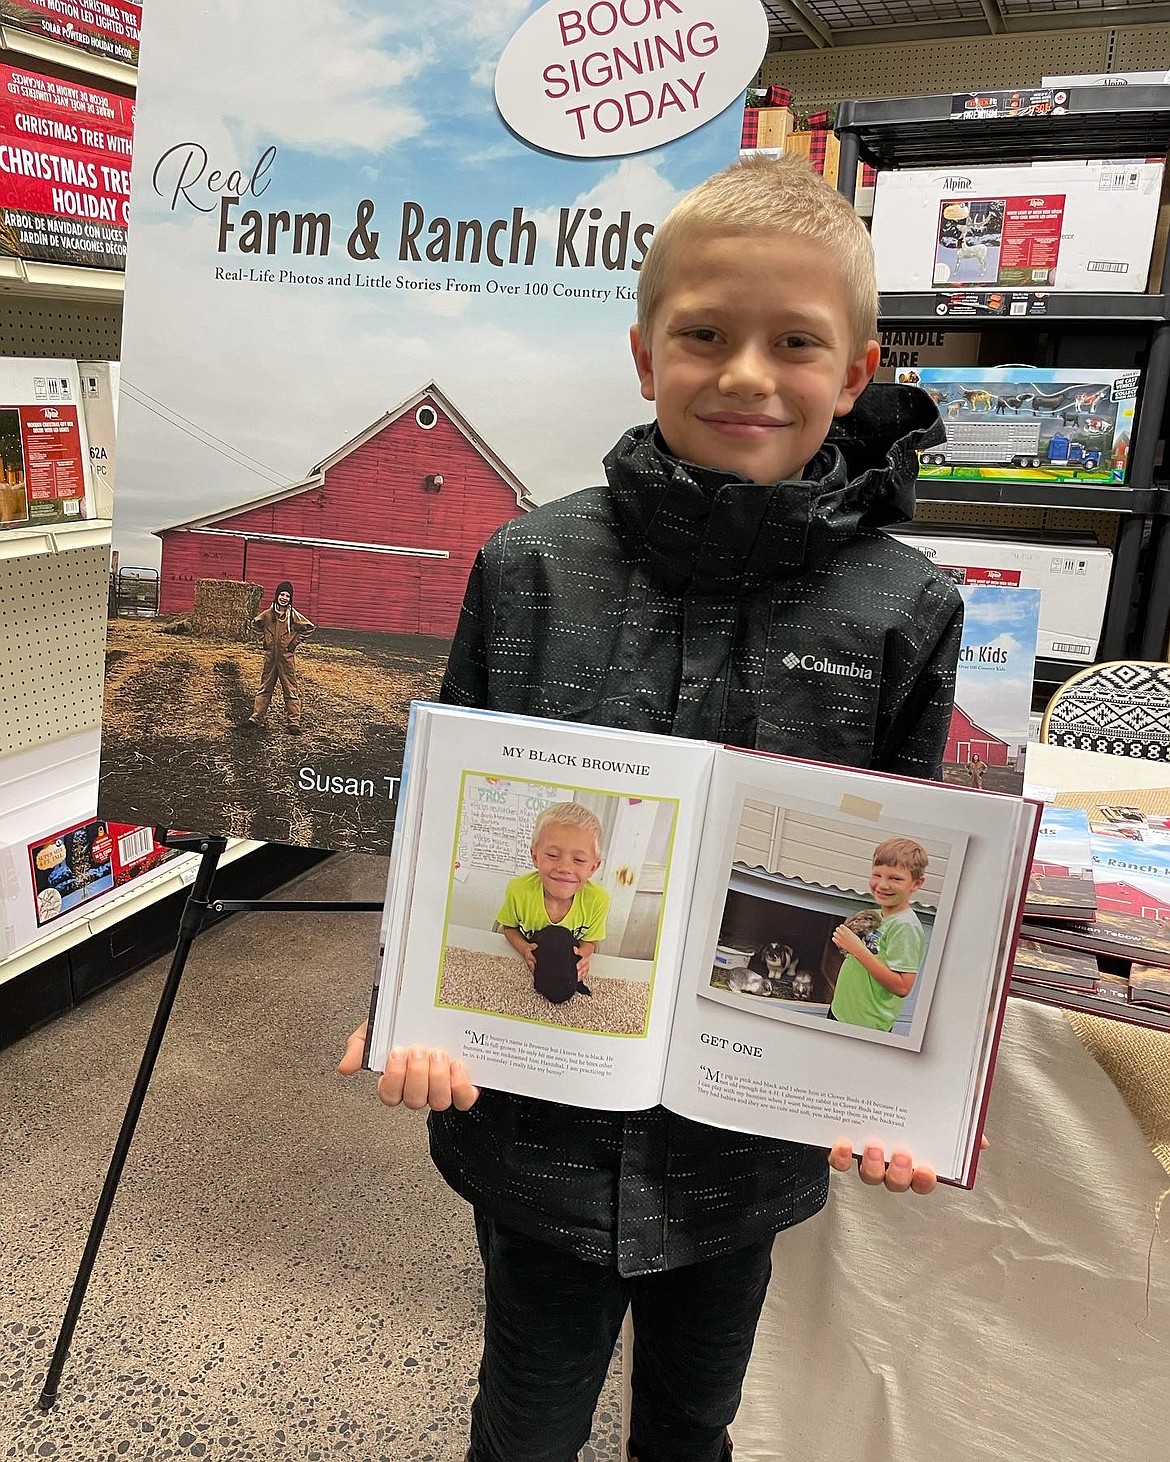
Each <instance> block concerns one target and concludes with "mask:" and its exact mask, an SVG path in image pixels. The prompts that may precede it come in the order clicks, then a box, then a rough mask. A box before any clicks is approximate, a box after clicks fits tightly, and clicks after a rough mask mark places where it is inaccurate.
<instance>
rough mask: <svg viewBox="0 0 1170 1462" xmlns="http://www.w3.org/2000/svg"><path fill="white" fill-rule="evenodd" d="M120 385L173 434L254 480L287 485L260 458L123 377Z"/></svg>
mask: <svg viewBox="0 0 1170 1462" xmlns="http://www.w3.org/2000/svg"><path fill="white" fill-rule="evenodd" d="M122 386H123V387H124V388H125V389H126V390H127V392H128V394H129V395H130V398H131V400H133V401H135V402H136V403H137V404H138V405H139V406H141V407H142V409H143V410H144V411H149V412H150V413H151V415H152V416H157V417H158V418H159V419H160V420H161V421H165V422H166V424H167V425H168V426H171V427H174V429H175V430H176V431H181V432H182V433H183V434H184V435H185V436H189V437H191V438H193V440H195V441H197V442H198V443H199V444H200V446H203V447H207V448H209V449H210V450H211V451H213V452H215V453H216V455H217V456H221V457H226V458H227V459H228V460H229V461H230V462H231V463H232V464H233V466H236V467H242V468H243V469H244V471H245V472H252V473H255V475H256V476H257V477H263V478H265V479H266V480H267V481H268V482H271V483H272V485H273V486H274V487H285V486H287V484H288V477H287V475H286V474H284V473H281V472H278V471H277V469H276V468H275V467H269V466H268V465H267V464H266V463H264V462H261V461H260V460H259V458H257V457H251V456H249V454H248V453H247V452H243V451H241V450H240V449H239V448H238V447H233V446H232V444H231V443H230V442H225V441H224V440H223V438H222V437H217V436H216V435H215V434H214V433H213V432H209V431H208V430H207V429H206V428H205V427H201V426H200V425H199V424H198V422H194V421H191V420H190V418H189V417H186V416H183V415H182V413H181V412H178V411H176V410H175V409H174V407H172V406H167V405H166V404H165V403H164V402H162V401H159V400H157V399H156V398H155V397H154V396H151V395H150V393H149V392H148V391H144V390H143V389H142V387H141V386H135V385H134V384H133V383H132V382H130V381H127V380H126V379H125V378H123V380H122ZM151 403H153V404H151Z"/></svg>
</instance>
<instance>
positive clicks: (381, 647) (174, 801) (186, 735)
mask: <svg viewBox="0 0 1170 1462" xmlns="http://www.w3.org/2000/svg"><path fill="white" fill-rule="evenodd" d="M176 623H181V621H180V622H176V621H167V620H119V619H115V620H111V622H110V626H109V637H108V640H107V645H106V691H105V706H104V713H103V723H102V769H101V806H102V810H103V814H104V815H105V816H107V817H111V818H115V819H117V820H119V821H123V822H132V823H141V824H144V825H146V824H152V825H161V826H167V827H173V828H181V829H184V830H186V831H190V832H201V833H212V834H216V835H226V836H228V837H238V838H261V839H265V840H267V841H270V842H279V843H291V844H294V845H296V846H300V847H322V848H334V849H339V850H346V851H353V852H362V853H386V852H388V851H389V848H390V837H391V832H392V829H393V821H394V808H395V805H396V804H395V802H394V801H393V800H392V798H391V796H390V792H389V788H388V786H387V784H386V783H385V782H384V781H383V778H384V777H386V776H396V775H397V774H398V772H399V769H400V767H401V762H402V748H403V742H404V739H405V733H406V718H407V712H408V709H409V706H410V702H411V701H412V700H433V699H434V698H435V696H436V695H437V694H438V689H439V682H440V680H441V679H442V673H443V666H444V664H445V662H446V655H447V648H448V647H447V642H446V641H444V640H438V639H432V638H430V637H426V636H410V635H386V634H366V635H359V634H354V633H351V632H349V631H341V630H321V631H319V632H318V634H317V635H316V636H315V637H314V639H313V640H311V641H310V642H309V643H308V644H306V645H304V646H303V647H302V648H301V649H300V650H298V652H297V677H298V682H299V685H300V691H301V699H302V702H303V705H304V711H303V716H302V723H301V724H302V734H301V735H300V736H290V735H289V734H288V733H287V731H286V729H285V716H284V703H283V699H282V697H281V693H280V689H279V687H278V688H277V691H276V694H275V695H274V697H273V701H272V706H271V708H270V710H269V713H268V723H267V725H266V726H264V727H262V728H256V727H250V726H247V725H246V724H245V723H246V722H247V719H248V717H249V716H250V715H251V713H252V702H253V698H254V696H255V694H256V691H257V689H258V687H259V684H260V676H261V672H262V669H263V664H264V655H263V651H262V650H261V649H260V647H259V645H256V646H252V645H247V644H242V643H238V642H234V641H229V640H215V639H206V638H203V637H196V636H194V635H191V634H185V633H182V632H176ZM303 768H309V769H311V770H312V772H314V773H316V774H319V775H321V776H325V777H329V776H340V777H343V778H351V777H352V778H356V779H358V780H359V782H360V781H361V780H368V781H372V782H373V784H374V793H373V795H370V793H369V791H368V789H366V790H365V792H364V793H363V792H360V791H354V792H339V793H330V792H320V791H318V790H316V788H315V787H314V788H313V789H312V790H303V789H302V787H301V786H300V783H299V776H300V773H301V770H302V769H303Z"/></svg>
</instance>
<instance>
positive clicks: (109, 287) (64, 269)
mask: <svg viewBox="0 0 1170 1462" xmlns="http://www.w3.org/2000/svg"><path fill="white" fill-rule="evenodd" d="M125 281H126V276H125V275H124V274H123V273H122V271H121V270H120V269H83V268H80V267H76V266H74V265H72V264H41V263H39V262H38V261H37V260H35V259H16V258H13V257H12V255H10V254H9V255H3V256H0V291H6V292H8V293H10V294H19V295H21V296H24V297H26V298H36V299H56V300H62V301H66V302H69V301H74V300H77V301H89V302H92V303H97V304H121V302H122V295H123V293H124V292H125Z"/></svg>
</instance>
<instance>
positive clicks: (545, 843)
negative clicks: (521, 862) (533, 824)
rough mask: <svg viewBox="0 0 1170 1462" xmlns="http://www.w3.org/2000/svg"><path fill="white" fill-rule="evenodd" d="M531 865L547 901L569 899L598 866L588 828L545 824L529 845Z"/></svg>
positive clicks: (587, 880)
mask: <svg viewBox="0 0 1170 1462" xmlns="http://www.w3.org/2000/svg"><path fill="white" fill-rule="evenodd" d="M532 864H533V867H534V868H535V869H536V871H537V873H539V874H540V883H541V887H542V888H543V889H544V891H545V893H546V894H548V895H549V897H550V898H557V899H571V898H572V897H573V895H574V894H575V893H576V892H577V890H578V889H579V888H582V887H584V885H585V884H587V883H588V882H589V880H590V879H591V878H592V877H593V875H594V874H595V873H596V872H597V870H598V868H599V867H600V866H601V859H600V858H599V857H598V856H597V849H596V847H595V846H594V842H593V834H592V833H591V832H590V831H589V829H588V828H584V827H569V826H567V825H565V824H564V823H556V822H550V823H546V824H545V826H544V827H543V828H542V829H541V832H540V837H539V838H538V839H537V840H536V842H534V843H533V844H532Z"/></svg>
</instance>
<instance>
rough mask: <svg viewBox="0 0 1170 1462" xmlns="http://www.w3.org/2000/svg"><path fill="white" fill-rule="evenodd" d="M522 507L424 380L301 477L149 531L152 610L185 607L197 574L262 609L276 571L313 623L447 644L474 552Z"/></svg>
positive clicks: (501, 473) (501, 471)
mask: <svg viewBox="0 0 1170 1462" xmlns="http://www.w3.org/2000/svg"><path fill="white" fill-rule="evenodd" d="M532 506H533V503H532V500H531V499H530V498H529V496H528V494H527V491H526V490H525V488H524V485H523V484H522V483H521V482H520V481H519V480H518V479H517V478H516V477H515V476H514V475H513V474H512V472H510V471H509V469H508V468H507V467H506V466H505V465H504V463H503V462H501V460H500V459H499V457H497V456H496V454H495V453H494V452H493V451H492V449H491V448H490V447H489V446H488V444H487V443H486V442H485V441H484V440H483V438H482V437H481V436H480V435H479V434H478V433H477V432H476V431H475V429H474V427H472V426H471V425H470V424H469V423H468V421H467V420H466V418H465V417H463V416H462V415H461V414H460V413H459V411H457V410H456V408H455V407H454V406H453V405H452V404H451V402H450V401H448V399H447V398H446V396H444V395H443V393H442V391H440V390H439V388H438V387H437V386H436V385H435V384H434V382H433V381H432V382H430V383H429V384H428V385H426V386H424V387H423V388H422V390H420V391H417V392H416V393H415V394H414V395H413V396H411V397H410V398H409V399H408V400H406V401H404V402H403V403H402V404H401V405H400V406H397V407H395V408H394V410H393V411H389V412H387V413H386V415H385V416H383V417H381V418H379V420H377V421H375V422H374V423H373V424H372V425H371V426H368V427H367V428H366V429H365V431H363V432H361V433H360V434H359V435H358V436H356V437H354V439H353V440H352V441H350V442H346V444H345V446H343V447H339V448H338V449H337V451H336V452H334V453H333V455H332V456H331V457H327V458H326V459H325V461H324V462H321V463H319V464H318V465H317V466H316V467H314V468H313V470H312V472H311V473H310V474H309V476H308V477H307V478H305V480H304V481H303V482H297V483H294V484H293V485H292V486H291V487H285V488H281V489H280V490H279V491H277V492H273V493H268V494H267V495H266V496H264V497H260V498H254V499H253V500H252V501H251V502H247V503H242V504H241V505H240V506H239V507H235V508H229V509H227V510H225V511H223V512H219V513H212V514H209V515H208V516H206V517H202V518H193V519H191V520H190V521H189V522H186V523H175V524H173V525H172V526H171V527H169V528H160V529H157V530H156V532H157V533H158V536H159V537H160V538H161V539H162V545H163V548H162V580H161V584H160V587H159V613H160V614H164V615H166V614H185V613H187V612H188V611H189V610H190V609H191V608H192V606H193V605H194V603H195V584H196V581H197V580H199V579H235V580H246V581H249V582H251V583H254V584H261V585H263V588H264V593H265V603H268V602H269V601H270V599H271V596H272V593H273V591H274V589H275V587H276V585H277V584H278V583H279V582H280V580H281V579H288V580H289V581H290V582H291V583H292V585H293V587H294V589H295V591H296V605H297V608H298V609H299V610H301V612H302V613H304V614H307V615H308V617H309V618H310V619H312V620H314V621H315V622H316V623H317V624H319V625H321V626H323V627H328V628H334V629H353V630H381V631H385V632H388V633H391V634H408V635H413V634H420V635H440V636H443V637H444V638H450V636H451V635H453V634H454V632H455V624H456V621H457V620H458V617H459V608H460V605H461V604H462V602H463V591H464V589H465V587H466V584H467V576H468V574H469V573H470V571H471V565H472V562H473V561H474V559H475V555H476V552H477V550H478V549H479V548H480V547H481V546H482V544H483V543H484V542H485V540H486V539H488V538H489V537H490V536H491V534H492V533H494V532H495V530H496V529H497V528H498V527H499V526H500V525H501V524H502V523H505V522H507V520H508V519H509V518H515V517H517V516H518V515H519V514H520V513H522V512H527V511H528V509H529V508H531V507H532Z"/></svg>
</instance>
